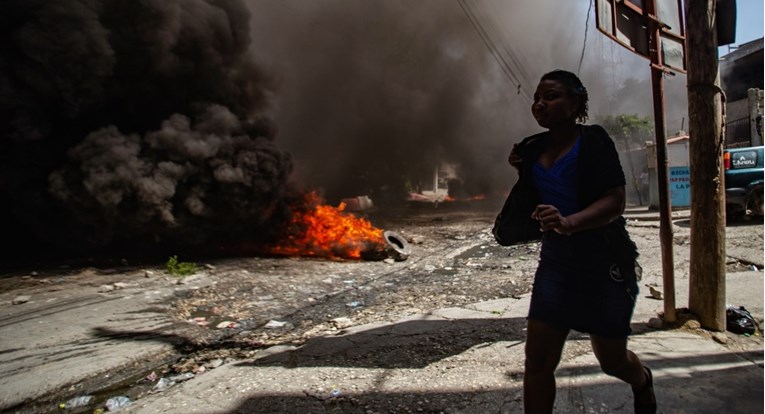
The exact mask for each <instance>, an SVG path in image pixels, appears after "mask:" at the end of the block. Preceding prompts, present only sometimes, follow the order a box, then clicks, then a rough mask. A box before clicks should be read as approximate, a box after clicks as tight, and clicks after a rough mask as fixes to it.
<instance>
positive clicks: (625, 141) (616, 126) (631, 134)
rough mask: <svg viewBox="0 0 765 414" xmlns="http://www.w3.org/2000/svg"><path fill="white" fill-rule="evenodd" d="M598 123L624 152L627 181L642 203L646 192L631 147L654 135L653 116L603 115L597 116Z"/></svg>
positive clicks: (643, 143) (641, 144) (636, 146)
mask: <svg viewBox="0 0 765 414" xmlns="http://www.w3.org/2000/svg"><path fill="white" fill-rule="evenodd" d="M598 123H599V124H600V125H601V126H602V127H603V128H605V130H606V131H608V133H609V135H611V137H612V138H613V139H614V140H615V141H616V143H617V148H619V149H621V150H622V152H623V153H624V154H625V158H626V161H627V171H626V173H627V174H626V175H627V176H628V178H627V181H628V182H629V183H630V184H631V185H632V187H633V189H634V190H635V193H637V195H638V201H639V202H640V204H641V205H642V204H643V198H644V197H647V196H648V194H643V193H644V192H645V191H643V187H642V185H641V184H642V183H641V180H640V173H641V172H642V168H641V171H635V162H634V160H633V159H632V149H633V148H642V147H643V146H644V145H645V141H646V140H647V139H649V138H652V137H653V136H654V127H653V118H651V117H649V116H645V117H641V116H640V115H637V114H633V115H627V114H620V115H605V116H602V117H599V119H598Z"/></svg>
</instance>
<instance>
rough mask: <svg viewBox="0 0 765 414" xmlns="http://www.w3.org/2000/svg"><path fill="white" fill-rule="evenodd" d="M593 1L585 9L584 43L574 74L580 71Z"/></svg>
mask: <svg viewBox="0 0 765 414" xmlns="http://www.w3.org/2000/svg"><path fill="white" fill-rule="evenodd" d="M594 2H595V0H590V6H589V7H588V8H587V20H585V22H584V42H583V43H582V56H580V57H579V67H577V69H576V74H577V75H579V72H580V71H581V70H582V62H583V61H584V51H585V50H586V49H587V29H588V28H589V27H590V13H591V12H592V3H594Z"/></svg>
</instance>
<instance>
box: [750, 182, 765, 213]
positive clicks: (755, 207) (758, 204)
mask: <svg viewBox="0 0 765 414" xmlns="http://www.w3.org/2000/svg"><path fill="white" fill-rule="evenodd" d="M762 199H763V187H757V188H755V189H754V190H752V193H751V194H750V195H749V202H748V203H747V204H748V206H747V207H749V210H751V211H752V214H754V215H757V216H762V215H763V214H762V212H763V211H762Z"/></svg>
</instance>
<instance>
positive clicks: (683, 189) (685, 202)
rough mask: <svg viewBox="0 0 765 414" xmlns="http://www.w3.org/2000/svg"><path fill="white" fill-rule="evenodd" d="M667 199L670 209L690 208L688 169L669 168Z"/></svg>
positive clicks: (689, 173)
mask: <svg viewBox="0 0 765 414" xmlns="http://www.w3.org/2000/svg"><path fill="white" fill-rule="evenodd" d="M669 197H670V203H672V207H690V206H691V169H690V167H670V168H669Z"/></svg>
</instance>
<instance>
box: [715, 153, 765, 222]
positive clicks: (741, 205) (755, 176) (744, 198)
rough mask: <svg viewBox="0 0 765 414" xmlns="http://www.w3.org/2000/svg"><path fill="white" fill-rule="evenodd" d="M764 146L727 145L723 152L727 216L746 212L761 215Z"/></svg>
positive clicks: (737, 216)
mask: <svg viewBox="0 0 765 414" xmlns="http://www.w3.org/2000/svg"><path fill="white" fill-rule="evenodd" d="M762 157H763V147H762V146H759V147H745V148H728V149H726V150H724V152H723V165H724V167H725V207H726V213H727V216H728V218H729V219H736V218H740V217H742V216H744V215H745V214H746V213H747V212H749V213H751V214H754V215H758V216H762V215H763V214H762V213H763V210H762V199H763V159H762Z"/></svg>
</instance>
